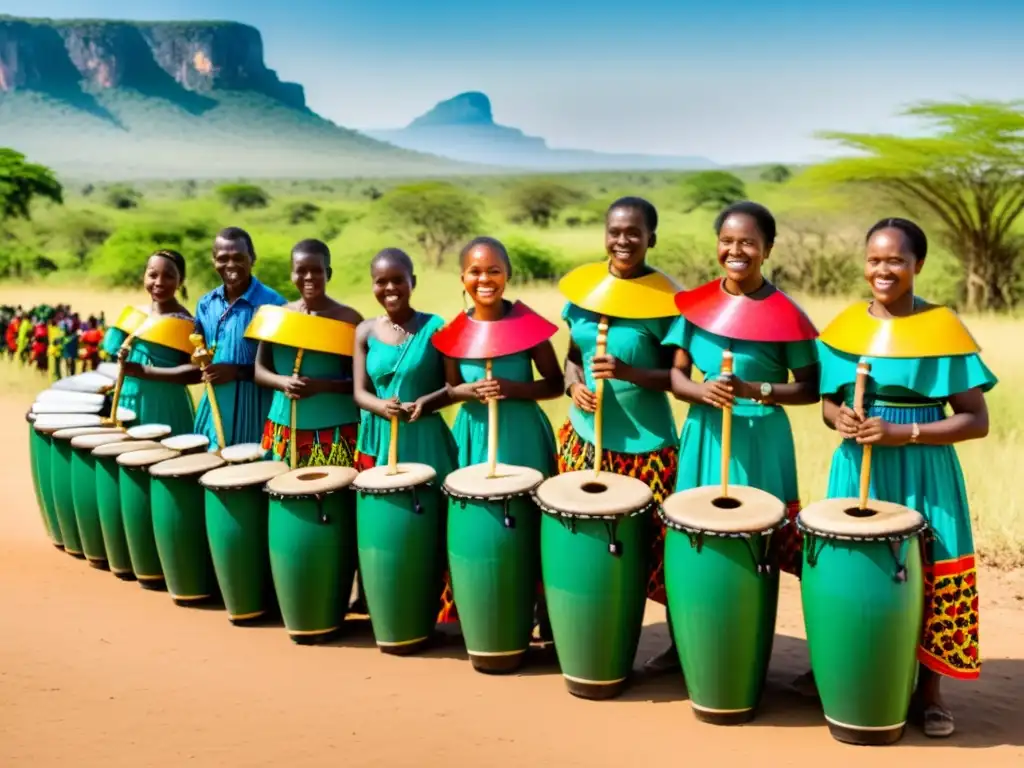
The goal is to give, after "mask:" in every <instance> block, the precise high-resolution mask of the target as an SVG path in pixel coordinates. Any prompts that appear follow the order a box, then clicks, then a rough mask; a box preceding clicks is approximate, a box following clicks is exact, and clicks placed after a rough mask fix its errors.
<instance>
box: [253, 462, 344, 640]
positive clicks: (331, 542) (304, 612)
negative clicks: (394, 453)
mask: <svg viewBox="0 0 1024 768" xmlns="http://www.w3.org/2000/svg"><path fill="white" fill-rule="evenodd" d="M356 474H357V473H356V471H355V470H354V469H351V468H350V467H304V468H301V469H295V470H292V471H291V472H288V473H286V474H282V475H278V476H277V477H275V478H274V479H273V480H271V481H270V482H268V483H267V494H268V495H269V497H270V501H269V519H268V536H269V539H270V573H271V576H272V577H273V581H274V592H275V593H276V594H277V602H278V605H279V606H280V607H281V616H282V618H283V619H284V625H285V628H287V630H288V634H289V635H291V638H292V640H293V641H295V642H297V643H313V642H317V641H319V640H321V639H324V638H326V637H329V636H330V635H332V634H334V633H335V632H337V630H338V629H339V628H340V627H341V624H342V622H343V621H344V620H345V613H346V611H347V609H348V598H349V592H350V591H351V589H352V579H353V578H355V575H356V537H355V510H354V509H353V499H352V494H351V493H350V492H349V490H348V487H349V485H351V484H352V481H353V480H355V478H356Z"/></svg>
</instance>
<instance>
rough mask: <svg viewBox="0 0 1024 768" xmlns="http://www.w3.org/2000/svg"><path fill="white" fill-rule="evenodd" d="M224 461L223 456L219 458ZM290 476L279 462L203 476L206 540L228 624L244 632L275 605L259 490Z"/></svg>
mask: <svg viewBox="0 0 1024 768" xmlns="http://www.w3.org/2000/svg"><path fill="white" fill-rule="evenodd" d="M222 458H223V456H222ZM287 471H288V465H287V464H284V463H283V462H280V461H255V462H252V463H249V464H236V465H229V466H226V467H221V468H220V469H214V470H212V471H210V472H207V473H206V474H205V475H203V476H202V477H201V478H199V484H200V485H202V486H203V487H204V488H205V506H206V538H207V540H208V541H209V544H210V555H211V557H212V559H213V570H214V573H215V574H216V576H217V585H218V586H219V588H220V593H221V596H222V597H223V598H224V607H225V608H226V609H227V613H228V619H230V621H231V623H232V624H236V625H241V626H244V625H246V624H252V623H255V622H258V621H260V620H262V619H263V618H264V617H265V616H266V615H267V613H268V612H269V611H270V609H271V604H272V603H273V600H274V596H273V590H274V588H273V583H272V581H271V578H270V549H269V543H268V536H267V514H268V512H267V509H268V508H267V495H266V494H265V493H264V492H263V486H265V485H266V484H267V482H268V481H269V480H272V479H273V478H275V477H277V476H278V475H280V474H283V473H285V472H287Z"/></svg>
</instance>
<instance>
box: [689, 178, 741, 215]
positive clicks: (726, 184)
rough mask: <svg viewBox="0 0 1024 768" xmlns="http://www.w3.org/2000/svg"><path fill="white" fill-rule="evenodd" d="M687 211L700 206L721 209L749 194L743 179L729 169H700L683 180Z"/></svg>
mask: <svg viewBox="0 0 1024 768" xmlns="http://www.w3.org/2000/svg"><path fill="white" fill-rule="evenodd" d="M683 196H684V199H685V201H686V206H687V207H686V212H687V213H691V212H693V211H695V210H697V209H698V208H712V209H716V210H717V209H721V208H725V207H726V206H728V205H732V204H733V203H735V202H738V201H740V200H743V199H744V198H745V197H746V196H747V190H746V187H745V186H744V185H743V181H742V179H740V178H739V177H738V176H734V175H733V174H731V173H729V172H728V171H700V172H699V173H692V174H690V175H688V176H687V177H686V178H685V179H684V180H683Z"/></svg>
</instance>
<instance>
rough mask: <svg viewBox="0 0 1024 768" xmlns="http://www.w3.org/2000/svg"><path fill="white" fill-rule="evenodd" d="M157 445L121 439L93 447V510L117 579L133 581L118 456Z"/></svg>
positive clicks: (150, 448) (144, 441) (109, 565)
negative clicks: (94, 500)
mask: <svg viewBox="0 0 1024 768" xmlns="http://www.w3.org/2000/svg"><path fill="white" fill-rule="evenodd" d="M154 448H160V443H155V442H153V441H151V440H122V441H119V442H116V443H106V444H105V445H100V446H97V447H96V448H93V450H92V456H93V459H95V461H96V465H95V466H96V470H95V471H96V510H97V512H98V513H99V519H100V531H101V533H102V534H103V549H104V551H105V552H106V553H107V567H108V568H110V572H111V573H113V574H114V575H115V576H117V578H119V579H122V580H124V581H134V580H135V572H134V571H132V560H131V555H129V553H128V540H127V539H126V538H125V535H124V519H123V517H122V515H121V469H120V467H119V466H118V464H117V457H118V456H120V455H121V454H123V453H131V452H132V451H148V450H152V449H154Z"/></svg>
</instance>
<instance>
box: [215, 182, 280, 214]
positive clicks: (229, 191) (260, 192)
mask: <svg viewBox="0 0 1024 768" xmlns="http://www.w3.org/2000/svg"><path fill="white" fill-rule="evenodd" d="M217 196H218V197H219V198H220V199H221V202H222V203H224V204H225V205H227V206H229V207H230V208H231V210H233V211H240V210H242V209H244V208H266V207H267V205H269V203H270V195H268V194H267V193H266V191H265V190H264V189H263V187H258V186H256V185H255V184H223V185H221V186H219V187H217Z"/></svg>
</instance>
